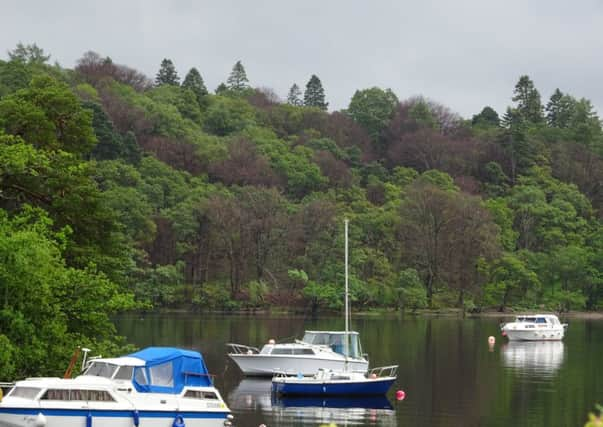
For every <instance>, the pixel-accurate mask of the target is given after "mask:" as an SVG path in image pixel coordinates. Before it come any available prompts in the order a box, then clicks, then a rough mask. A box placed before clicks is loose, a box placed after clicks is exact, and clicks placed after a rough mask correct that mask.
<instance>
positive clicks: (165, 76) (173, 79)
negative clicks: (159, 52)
mask: <svg viewBox="0 0 603 427" xmlns="http://www.w3.org/2000/svg"><path fill="white" fill-rule="evenodd" d="M155 84H156V85H157V86H161V85H172V86H179V85H180V77H178V73H177V72H176V67H174V63H173V62H172V60H171V59H167V58H164V59H163V61H161V66H160V67H159V71H158V72H157V75H156V76H155Z"/></svg>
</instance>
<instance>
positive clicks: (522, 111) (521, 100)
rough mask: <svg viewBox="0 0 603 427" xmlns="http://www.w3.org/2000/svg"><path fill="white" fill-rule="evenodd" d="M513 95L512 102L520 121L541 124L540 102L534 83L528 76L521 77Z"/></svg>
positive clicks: (542, 118)
mask: <svg viewBox="0 0 603 427" xmlns="http://www.w3.org/2000/svg"><path fill="white" fill-rule="evenodd" d="M513 93H514V96H513V101H514V102H517V107H516V110H517V111H518V113H519V115H520V117H521V119H522V120H524V121H526V122H530V123H534V124H537V123H542V121H543V120H544V117H543V115H542V102H541V100H540V93H539V92H538V90H537V89H536V88H535V87H534V82H533V81H532V80H531V79H530V78H529V77H528V76H521V77H520V78H519V81H518V82H517V84H516V85H515V90H514V91H513Z"/></svg>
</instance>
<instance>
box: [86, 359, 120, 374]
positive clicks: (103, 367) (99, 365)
mask: <svg viewBox="0 0 603 427" xmlns="http://www.w3.org/2000/svg"><path fill="white" fill-rule="evenodd" d="M116 369H117V365H114V364H113V363H107V362H100V361H99V362H92V364H91V365H90V367H89V368H88V370H87V371H86V372H85V374H84V375H91V376H93V377H104V378H111V377H112V376H113V374H114V373H115V370H116Z"/></svg>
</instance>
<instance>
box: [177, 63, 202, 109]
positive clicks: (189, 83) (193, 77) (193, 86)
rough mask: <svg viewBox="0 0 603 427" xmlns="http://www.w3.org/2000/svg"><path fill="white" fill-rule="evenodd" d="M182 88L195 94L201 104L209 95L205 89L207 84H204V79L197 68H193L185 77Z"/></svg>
mask: <svg viewBox="0 0 603 427" xmlns="http://www.w3.org/2000/svg"><path fill="white" fill-rule="evenodd" d="M182 87H183V88H185V89H189V90H191V91H192V92H193V93H194V94H195V97H196V98H197V102H198V103H199V104H201V103H202V102H203V97H204V96H205V95H207V88H206V87H205V83H203V78H202V77H201V74H200V73H199V70H197V69H196V68H195V67H193V68H191V69H190V71H189V72H188V73H187V74H186V77H184V81H183V82H182Z"/></svg>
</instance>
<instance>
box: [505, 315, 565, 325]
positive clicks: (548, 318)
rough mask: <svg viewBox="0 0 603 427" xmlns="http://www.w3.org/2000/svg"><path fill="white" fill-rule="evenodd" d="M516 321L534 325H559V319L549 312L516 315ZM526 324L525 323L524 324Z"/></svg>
mask: <svg viewBox="0 0 603 427" xmlns="http://www.w3.org/2000/svg"><path fill="white" fill-rule="evenodd" d="M515 322H517V323H525V324H534V325H535V326H545V325H553V326H555V325H560V323H559V319H558V318H557V316H555V315H551V314H542V315H540V314H537V315H534V316H517V317H516V318H515ZM526 326H527V325H526Z"/></svg>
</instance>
